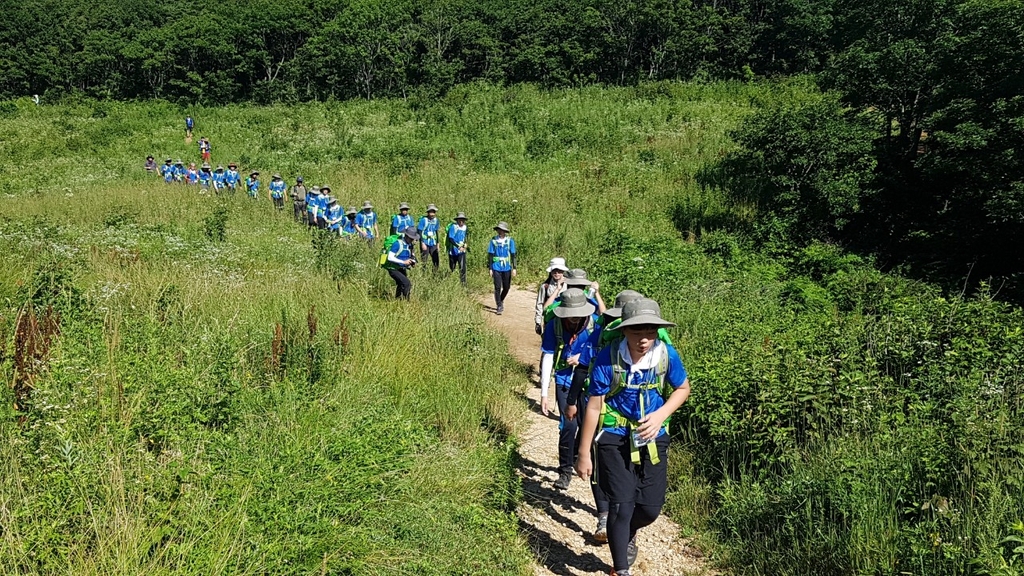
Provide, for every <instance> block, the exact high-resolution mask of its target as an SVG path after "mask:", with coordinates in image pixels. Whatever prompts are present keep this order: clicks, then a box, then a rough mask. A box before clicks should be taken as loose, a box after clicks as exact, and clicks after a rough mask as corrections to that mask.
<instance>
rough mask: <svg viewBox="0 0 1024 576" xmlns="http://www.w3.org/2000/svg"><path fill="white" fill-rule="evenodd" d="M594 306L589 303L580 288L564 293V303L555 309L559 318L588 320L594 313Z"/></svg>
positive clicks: (570, 289)
mask: <svg viewBox="0 0 1024 576" xmlns="http://www.w3.org/2000/svg"><path fill="white" fill-rule="evenodd" d="M594 310H595V308H594V305H593V304H591V303H590V302H588V301H587V295H586V294H584V293H583V290H580V289H579V288H569V289H568V290H566V291H565V292H562V303H561V304H559V305H558V307H557V308H555V316H558V317H559V318H586V317H587V316H590V315H591V314H593V313H594Z"/></svg>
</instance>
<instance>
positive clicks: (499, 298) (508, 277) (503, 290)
mask: <svg viewBox="0 0 1024 576" xmlns="http://www.w3.org/2000/svg"><path fill="white" fill-rule="evenodd" d="M491 277H492V278H494V305H495V306H497V307H498V310H504V309H505V296H508V291H509V290H511V289H512V271H511V270H507V271H505V272H498V271H497V270H491Z"/></svg>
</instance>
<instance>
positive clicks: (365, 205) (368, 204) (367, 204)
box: [363, 200, 373, 210]
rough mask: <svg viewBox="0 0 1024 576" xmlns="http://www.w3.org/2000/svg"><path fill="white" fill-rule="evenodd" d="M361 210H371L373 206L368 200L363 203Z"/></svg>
mask: <svg viewBox="0 0 1024 576" xmlns="http://www.w3.org/2000/svg"><path fill="white" fill-rule="evenodd" d="M363 210H373V204H370V201H369V200H367V201H366V202H363Z"/></svg>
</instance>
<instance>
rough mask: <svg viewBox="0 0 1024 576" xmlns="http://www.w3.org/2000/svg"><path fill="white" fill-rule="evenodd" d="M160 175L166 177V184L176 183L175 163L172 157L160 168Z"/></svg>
mask: <svg viewBox="0 0 1024 576" xmlns="http://www.w3.org/2000/svg"><path fill="white" fill-rule="evenodd" d="M160 175H161V176H163V177H164V183H165V184H170V183H172V182H174V161H173V160H171V158H170V157H168V158H167V160H164V165H163V166H161V167H160Z"/></svg>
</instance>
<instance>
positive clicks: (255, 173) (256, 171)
mask: <svg viewBox="0 0 1024 576" xmlns="http://www.w3.org/2000/svg"><path fill="white" fill-rule="evenodd" d="M259 175H260V171H259V170H253V171H252V172H249V176H259Z"/></svg>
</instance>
